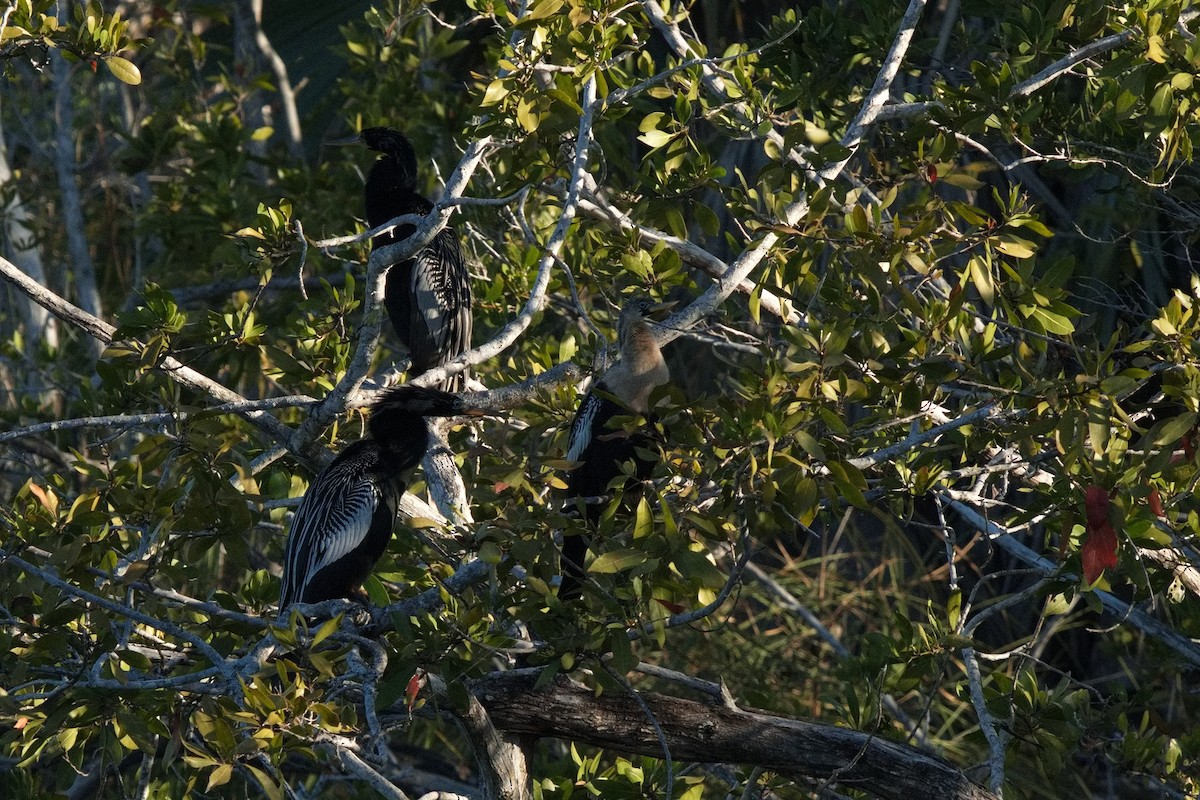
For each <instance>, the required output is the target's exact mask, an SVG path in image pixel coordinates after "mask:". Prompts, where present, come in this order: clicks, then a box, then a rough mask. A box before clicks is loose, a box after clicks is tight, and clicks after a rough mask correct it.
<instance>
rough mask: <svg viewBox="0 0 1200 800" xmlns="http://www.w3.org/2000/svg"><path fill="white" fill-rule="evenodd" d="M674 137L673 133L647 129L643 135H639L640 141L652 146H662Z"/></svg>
mask: <svg viewBox="0 0 1200 800" xmlns="http://www.w3.org/2000/svg"><path fill="white" fill-rule="evenodd" d="M672 138H674V137H672V136H671V134H669V133H667V132H666V131H659V130H653V131H646V132H645V133H643V134H642V135H640V136H638V140H639V141H642V142H645V143H646V144H648V145H649V146H650V147H662V146H663V145H664V144H666V143H667V142H669V141H671V139H672Z"/></svg>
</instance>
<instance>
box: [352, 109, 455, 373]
mask: <svg viewBox="0 0 1200 800" xmlns="http://www.w3.org/2000/svg"><path fill="white" fill-rule="evenodd" d="M359 138H360V139H361V141H362V142H363V143H364V144H365V145H366V146H367V147H369V148H371V149H372V150H375V151H377V152H378V153H380V156H379V158H377V159H376V160H375V163H374V164H373V165H372V166H371V171H370V172H369V173H368V174H367V183H366V186H365V188H364V194H365V198H366V211H367V224H368V225H370V226H371V227H372V228H375V227H377V226H379V225H382V224H384V223H385V222H387V221H388V220H391V219H395V218H396V217H398V216H401V215H403V214H421V215H425V214H428V213H429V212H430V211H431V210H432V209H433V203H431V202H429V200H427V199H426V198H424V197H422V196H421V195H420V194H418V193H417V191H416V185H417V156H416V153H415V152H414V151H413V147H412V143H411V142H410V141H409V140H408V137H406V136H405V135H404V134H402V133H400V132H399V131H396V130H392V129H391V128H367V129H365V130H364V131H363V132H362V133H361V134H360V136H359ZM414 230H415V226H413V225H398V226H396V227H395V228H394V229H392V230H391V231H390V232H387V233H381V234H379V235H378V236H376V237H375V240H374V241H373V242H372V245H371V247H372V249H373V250H375V249H378V248H380V247H383V246H385V245H389V244H395V243H396V242H399V241H402V240H404V239H406V238H407V237H408V236H409V235H410V234H412V232H413V231H414ZM390 267H391V268H390V269H389V271H388V274H387V282H386V284H385V287H384V306H385V307H386V308H387V313H388V317H389V318H390V319H391V321H392V327H393V328H395V329H396V335H397V336H399V337H400V341H401V342H403V343H404V345H405V346H406V347H407V348H408V352H409V356H410V358H411V359H412V366H411V367H410V368H409V373H408V374H409V377H410V378H412V377H415V376H417V375H420V374H421V373H422V372H427V371H428V370H431V369H433V368H434V367H438V366H441V365H442V364H445V363H446V362H447V361H451V360H452V359H454V358H455V357H456V356H457V355H458V354H459V353H462V352H463V351H464V350H468V349H470V347H471V321H472V320H471V278H470V275H469V274H468V273H467V267H466V264H465V263H464V261H463V255H462V249H461V248H460V247H459V242H458V236H457V235H456V234H455V233H454V231H453V230H452V229H451V228H449V227H445V228H442V230H440V231H438V233H437V235H436V236H434V237H433V239H432V240H431V241H430V242H429V243H428V244H427V245H425V246H424V247H422V248H421V249H420V250H418V251H417V253H416V255H414V256H413V257H412V258H409V259H406V260H404V261H400V262H397V263H395V264H392V265H390ZM465 380H466V373H465V372H460V373H458V374H456V375H454V376H452V377H451V378H449V379H448V380H446V381H444V382H443V383H442V384H441V388H443V389H446V390H447V391H458V390H461V389H462V387H463V385H464V382H465Z"/></svg>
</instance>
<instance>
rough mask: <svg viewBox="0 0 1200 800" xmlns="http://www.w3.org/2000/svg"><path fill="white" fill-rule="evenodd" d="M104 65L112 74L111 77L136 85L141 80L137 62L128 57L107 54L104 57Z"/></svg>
mask: <svg viewBox="0 0 1200 800" xmlns="http://www.w3.org/2000/svg"><path fill="white" fill-rule="evenodd" d="M104 65H105V66H106V67H108V71H109V72H111V73H112V74H113V77H115V78H116V79H117V80H119V81H121V82H122V83H128V84H129V85H130V86H137V85H138V84H140V83H141V82H142V71H141V70H140V69H138V68H137V64H134V63H133V62H132V61H130V60H128V59H125V58H121V57H120V56H109V57H108V58H106V59H104Z"/></svg>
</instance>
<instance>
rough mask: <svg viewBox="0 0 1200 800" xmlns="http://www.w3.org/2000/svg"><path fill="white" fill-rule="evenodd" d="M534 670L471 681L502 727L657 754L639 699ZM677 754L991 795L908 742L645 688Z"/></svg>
mask: <svg viewBox="0 0 1200 800" xmlns="http://www.w3.org/2000/svg"><path fill="white" fill-rule="evenodd" d="M535 681H536V677H535V676H529V675H523V674H513V673H492V674H490V675H487V676H485V677H484V678H481V679H479V680H478V681H476V682H475V683H474V684H473V686H472V693H473V694H474V695H475V696H476V697H478V698H479V700H480V702H481V703H483V705H484V707H485V708H486V709H487V711H488V714H489V715H490V716H491V719H492V723H493V724H494V725H495V726H496V727H497V728H498V729H500V730H501V731H506V732H509V733H514V734H522V735H528V736H549V737H554V738H560V739H567V740H570V741H579V742H585V743H587V744H590V745H594V746H596V747H603V748H605V749H610V750H614V751H616V752H623V753H638V754H641V755H648V756H653V757H661V756H662V744H661V743H660V741H659V737H658V734H657V733H656V732H655V730H654V728H653V726H651V724H650V722H649V721H648V720H647V718H646V711H645V710H643V708H642V706H641V705H639V703H638V702H637V701H636V700H634V698H632V697H630V696H629V695H628V694H625V693H622V692H605V693H604V694H602V695H600V696H599V697H597V696H596V695H595V692H593V691H592V690H590V689H587V688H585V687H583V686H579V685H576V684H570V683H567V682H565V681H563V680H558V681H555V682H553V683H551V684H550V685H549V686H546V687H545V688H543V689H540V690H539V689H534V688H533V687H534V683H535ZM641 699H642V700H643V701H644V702H645V705H646V708H648V709H649V711H650V712H651V713H652V714H653V716H654V718H655V719H656V720H657V721H658V725H659V727H660V728H661V730H662V735H663V737H664V739H665V740H666V742H667V743H668V745H669V746H670V748H671V754H672V756H673V757H674V758H676V759H678V760H681V761H701V762H707V761H713V760H720V761H722V762H728V763H735V764H746V765H755V766H761V767H764V768H766V769H769V770H772V771H775V772H779V773H782V774H785V775H789V776H793V777H803V778H817V779H821V780H829V779H835V780H837V782H838V783H840V784H841V785H843V786H846V787H847V788H854V789H858V790H860V791H865V792H869V793H871V794H873V795H876V796H878V797H881V798H889V799H891V798H894V799H895V800H909V798H913V797H939V798H947V799H949V800H996V796H995V795H993V794H991V793H990V792H988V791H987V790H985V789H984V788H983V787H981V786H979V785H977V784H975V783H973V782H971V781H970V780H969V779H968V778H967V777H966V776H965V775H963V774H962V772H960V771H959V770H957V769H956V768H954V767H953V766H951V765H949V764H947V763H946V762H944V761H941V760H940V759H937V758H935V757H933V756H930V755H928V754H927V753H925V752H922V751H921V750H918V749H916V748H914V747H910V746H908V745H903V744H899V743H896V742H891V741H887V740H885V739H880V738H878V737H875V736H872V735H870V734H866V733H862V732H859V731H852V730H848V729H846V728H838V727H834V726H832V725H819V724H816V723H812V722H804V721H800V720H794V719H788V718H786V717H779V716H775V715H773V714H767V713H763V712H758V711H746V710H741V709H732V708H727V707H725V706H718V705H707V704H704V703H698V702H695V701H691V700H681V699H678V698H673V697H668V696H665V695H660V694H653V693H643V694H642V695H641Z"/></svg>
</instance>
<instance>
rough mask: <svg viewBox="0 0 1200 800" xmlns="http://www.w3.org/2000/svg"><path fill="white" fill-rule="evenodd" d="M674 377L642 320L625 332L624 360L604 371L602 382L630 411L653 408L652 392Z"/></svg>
mask: <svg viewBox="0 0 1200 800" xmlns="http://www.w3.org/2000/svg"><path fill="white" fill-rule="evenodd" d="M670 378H671V372H670V370H669V369H667V362H666V361H664V360H663V357H662V350H660V349H659V347H658V342H656V341H655V339H654V333H653V332H652V331H651V330H650V326H649V325H647V324H646V323H645V322H643V321H641V320H638V321H636V322H634V323H632V324H630V325H629V326H628V327H627V328H625V329H624V330H622V331H621V360H620V361H618V362H617V363H616V364H615V365H614V366H613V367H612V369H610V370H609V371H608V372H606V373H604V378H603V379H602V381H601V382H602V384H603V387H604V388H605V389H607V390H608V391H609V392H611V393H612V394H614V395H616V396H617V398H618V399H620V401H621V402H622V404H624V405H625V407H626V408H628V409H629V410H630V411H635V412H637V413H638V414H645V413H646V412H647V411H649V410H650V393H651V392H652V391H654V389H655V387H657V386H661V385H662V384H664V383H666V382H667V381H668V380H670Z"/></svg>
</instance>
